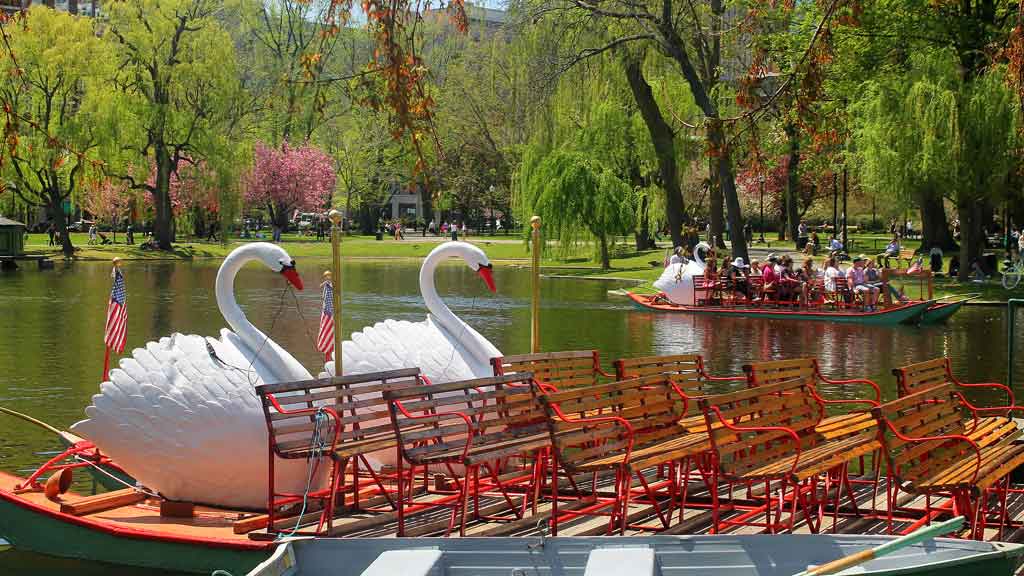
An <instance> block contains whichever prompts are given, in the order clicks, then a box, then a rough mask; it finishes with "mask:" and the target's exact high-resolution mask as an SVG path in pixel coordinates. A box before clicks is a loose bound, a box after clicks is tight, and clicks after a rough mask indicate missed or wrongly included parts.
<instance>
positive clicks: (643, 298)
mask: <svg viewBox="0 0 1024 576" xmlns="http://www.w3.org/2000/svg"><path fill="white" fill-rule="evenodd" d="M626 294H627V295H628V296H629V298H630V299H631V300H633V301H634V302H636V303H637V304H640V305H641V306H645V307H647V308H650V309H651V310H679V311H687V312H691V311H692V312H698V311H708V312H730V313H734V314H735V313H744V314H792V315H795V316H807V315H818V316H824V317H828V316H838V317H846V316H857V317H860V316H884V315H886V314H890V313H892V312H898V311H900V310H906V309H907V308H911V307H914V306H919V305H921V304H925V303H926V301H917V302H906V303H904V304H901V305H900V306H896V307H893V308H886V309H885V310H875V311H874V312H864V311H853V312H839V311H835V310H812V309H807V308H805V309H800V310H783V309H781V308H779V309H776V308H757V307H749V306H737V307H735V308H733V307H725V306H687V305H685V304H652V303H651V302H650V298H652V297H653V296H654V295H648V294H637V293H635V292H626Z"/></svg>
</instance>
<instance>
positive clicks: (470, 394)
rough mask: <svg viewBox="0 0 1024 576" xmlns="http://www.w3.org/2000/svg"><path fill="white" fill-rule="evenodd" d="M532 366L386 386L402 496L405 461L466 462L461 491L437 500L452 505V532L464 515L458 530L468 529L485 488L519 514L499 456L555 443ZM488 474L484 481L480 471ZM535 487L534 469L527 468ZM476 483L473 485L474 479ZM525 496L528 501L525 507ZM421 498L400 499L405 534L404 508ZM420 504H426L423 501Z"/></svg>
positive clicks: (449, 466) (452, 469) (451, 468)
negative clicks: (486, 375) (471, 512)
mask: <svg viewBox="0 0 1024 576" xmlns="http://www.w3.org/2000/svg"><path fill="white" fill-rule="evenodd" d="M532 382H533V377H532V375H531V374H530V373H529V372H518V373H515V374H509V375H505V376H495V377H491V378H478V379H474V380H463V381H460V382H446V383H444V384H431V385H426V386H417V387H407V388H401V389H393V390H389V391H386V392H385V394H384V395H385V397H386V399H387V401H388V403H389V409H390V413H391V419H392V423H393V426H394V430H395V433H396V434H397V436H398V440H399V444H398V447H399V452H400V456H401V457H400V458H399V460H398V465H399V470H398V478H399V493H400V494H403V495H404V489H403V484H404V482H405V480H404V478H405V476H404V474H403V471H402V470H403V468H402V467H403V465H404V464H403V463H409V464H411V465H413V466H430V467H438V468H443V469H446V470H447V471H448V473H449V474H450V475H451V476H452V477H453V478H455V477H457V476H458V475H459V471H458V470H457V469H456V466H459V467H464V468H465V473H464V474H462V479H461V480H458V479H456V486H455V488H456V495H455V497H453V498H449V499H446V500H442V501H437V502H434V503H432V504H431V505H440V506H448V507H450V508H451V517H450V521H449V524H448V532H449V533H450V532H451V531H452V530H453V529H454V526H455V524H456V520H458V525H459V534H460V535H465V528H466V508H467V506H468V505H469V500H470V499H471V498H472V500H473V508H474V517H475V518H478V519H480V518H485V516H484V515H483V514H481V512H480V503H479V496H480V494H481V492H483V491H488V492H496V493H497V494H499V495H500V496H501V497H502V498H503V499H504V500H505V501H506V502H507V504H508V506H509V508H510V509H511V510H512V511H513V512H514V514H515V517H514V518H512V519H521V518H522V515H523V512H522V511H520V510H518V509H517V506H516V505H515V504H514V502H513V500H512V498H511V496H510V495H509V491H508V486H507V483H506V482H505V481H503V480H501V479H500V478H499V474H500V472H501V470H500V464H501V461H502V460H504V459H507V458H509V457H512V456H521V455H530V454H535V453H536V452H538V451H543V450H544V449H546V448H548V447H549V446H550V440H549V437H548V433H547V425H546V424H545V418H544V417H543V412H542V411H541V409H540V406H539V405H538V404H537V403H536V400H535V398H534V396H533V394H532V393H531V389H530V384H531V383H532ZM481 468H483V470H484V472H485V473H486V474H487V476H486V478H485V480H484V483H483V485H481V479H480V470H481ZM526 479H527V480H529V482H530V485H529V486H527V491H528V492H529V493H532V492H533V491H534V490H535V489H536V486H535V485H534V480H535V479H536V474H527V475H526ZM470 484H472V486H471V485H470ZM525 504H526V498H525V497H524V501H523V508H524V509H525ZM416 506H417V505H415V504H413V503H409V504H406V503H405V497H404V496H403V497H400V498H399V500H398V535H399V536H402V535H404V534H405V515H406V513H407V512H408V511H410V510H411V509H413V508H415V507H416ZM420 507H422V506H420Z"/></svg>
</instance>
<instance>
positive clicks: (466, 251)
mask: <svg viewBox="0 0 1024 576" xmlns="http://www.w3.org/2000/svg"><path fill="white" fill-rule="evenodd" d="M451 257H456V258H461V259H462V260H463V261H465V262H466V265H468V266H469V267H470V268H472V269H473V270H475V271H476V272H477V273H478V274H480V276H481V277H482V278H483V280H484V282H486V283H487V285H488V287H489V288H490V289H491V290H492V291H493V290H494V281H493V279H492V278H491V263H490V261H489V260H488V259H487V255H486V254H484V252H483V250H481V249H479V248H477V247H476V246H474V245H472V244H469V243H466V242H445V243H443V244H440V245H439V246H438V247H437V248H434V249H433V250H432V251H431V252H430V254H428V255H427V257H426V259H425V260H424V261H423V265H422V267H421V268H420V277H419V283H420V292H421V293H422V295H423V301H424V303H425V304H426V306H427V310H428V311H429V313H428V314H427V318H426V319H425V320H424V321H422V322H409V321H406V320H401V321H399V320H385V321H383V322H378V323H376V324H374V325H373V326H367V327H366V328H363V329H362V330H360V331H358V332H354V333H352V336H351V339H349V340H346V341H345V342H343V343H342V345H341V354H342V356H341V358H342V371H343V372H344V373H345V374H362V373H367V372H378V371H384V370H393V369H397V368H414V367H418V368H420V370H422V373H423V374H424V375H426V377H427V378H428V379H429V380H430V381H431V382H433V383H434V384H440V383H443V382H454V381H458V380H467V379H470V378H481V377H486V376H491V375H493V369H492V368H491V363H490V362H491V358H494V357H496V356H501V352H500V351H498V349H497V348H495V347H494V345H493V344H491V343H490V342H489V341H488V340H487V339H486V338H484V337H483V336H481V335H480V333H478V332H477V331H476V330H474V329H473V328H471V327H470V326H469V325H468V324H466V323H465V322H463V321H462V319H460V318H459V317H458V316H456V315H455V314H454V313H453V312H452V311H451V309H449V308H448V306H447V305H446V304H445V303H444V301H443V300H441V297H440V296H438V294H437V289H436V288H435V286H434V271H435V270H436V269H437V266H438V264H440V263H441V262H442V261H444V260H446V259H448V258H451ZM324 369H325V374H329V375H334V361H329V362H327V364H326V365H325V366H324Z"/></svg>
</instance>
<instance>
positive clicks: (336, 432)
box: [256, 368, 422, 534]
mask: <svg viewBox="0 0 1024 576" xmlns="http://www.w3.org/2000/svg"><path fill="white" fill-rule="evenodd" d="M421 382H422V380H421V378H420V371H419V368H406V369H401V370H390V371H387V372H375V373H370V374H359V375H354V376H340V377H337V376H336V377H331V378H322V379H317V380H306V381H301V382H283V383H278V384H263V385H260V386H257V387H256V393H257V394H258V395H259V397H260V402H261V404H262V405H263V414H264V416H265V417H266V421H267V432H268V436H269V443H270V450H269V452H270V472H269V474H270V476H269V483H270V488H269V493H270V497H269V501H268V502H267V530H268V532H270V533H274V532H276V531H277V530H279V529H281V528H283V527H284V526H282V524H281V522H278V521H277V520H276V519H275V518H276V517H277V516H278V510H280V509H285V508H289V507H294V506H295V505H296V504H299V503H302V502H303V501H304V498H303V495H302V494H294V493H283V492H278V490H277V488H276V487H275V484H274V482H275V478H274V460H275V456H276V457H278V458H283V459H303V460H306V459H310V458H312V459H323V458H327V459H329V460H330V478H329V482H328V487H327V488H325V489H319V490H313V491H312V492H311V493H310V494H308V496H307V499H313V500H316V501H319V502H320V504H321V506H320V510H322V512H315V511H314V512H311V513H310V514H308V515H311V516H312V515H319V516H320V521H319V523H318V526H317V533H324V534H329V533H330V531H331V520H332V517H333V511H334V510H335V504H336V498H337V496H338V495H339V494H340V495H341V496H342V497H343V498H344V494H345V493H346V492H351V493H352V498H351V504H352V507H353V508H359V494H360V488H361V483H360V480H359V470H360V463H362V465H363V470H365V471H366V473H367V474H368V475H369V479H370V480H371V481H372V483H373V484H375V485H376V487H377V488H378V489H379V490H380V493H381V494H382V495H383V496H384V498H385V500H387V501H388V502H390V503H391V504H392V506H393V505H394V502H393V501H392V499H391V496H390V495H389V493H388V490H387V489H386V487H385V486H384V484H383V482H382V480H381V478H380V476H379V475H378V474H377V473H376V472H374V470H373V468H372V467H371V466H370V463H369V462H368V461H367V459H366V455H367V454H371V453H374V452H380V451H382V450H393V449H394V448H395V445H396V439H395V432H394V428H393V427H392V425H391V419H390V416H389V414H388V409H387V402H386V400H385V398H384V392H385V391H387V390H395V389H402V388H409V387H415V386H417V385H419V384H420V383H421ZM350 463H351V465H352V471H351V474H350V475H347V474H346V470H347V468H348V465H349V464H350ZM347 477H351V480H352V483H351V485H349V486H345V485H344V482H345V480H346V478H347ZM343 503H344V500H343ZM302 520H304V519H302ZM282 521H283V520H282ZM299 523H305V522H299V521H297V520H296V519H294V518H293V519H290V520H289V521H288V522H285V524H286V525H287V524H290V526H289V528H291V527H293V526H295V525H297V524H299Z"/></svg>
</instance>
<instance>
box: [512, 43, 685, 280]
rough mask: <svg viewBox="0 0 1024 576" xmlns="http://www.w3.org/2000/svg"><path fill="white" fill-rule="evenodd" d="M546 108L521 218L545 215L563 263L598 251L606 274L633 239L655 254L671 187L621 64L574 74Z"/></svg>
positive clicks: (527, 160) (528, 164) (526, 165)
mask: <svg viewBox="0 0 1024 576" xmlns="http://www.w3.org/2000/svg"><path fill="white" fill-rule="evenodd" d="M545 108H546V109H545V111H544V113H543V114H542V116H541V118H540V121H539V122H538V125H537V129H536V130H535V131H534V135H533V137H532V138H531V140H530V141H529V143H528V144H527V146H526V147H525V149H524V152H523V157H522V162H521V164H520V166H519V168H518V170H517V173H516V177H515V184H514V187H513V190H514V199H513V200H514V204H513V206H514V208H515V210H516V212H517V215H518V216H519V218H520V219H521V220H524V221H525V220H526V219H528V218H529V216H531V215H533V214H538V215H540V216H541V217H542V218H543V219H544V230H545V234H546V235H547V236H548V237H549V238H554V239H557V240H558V243H557V244H556V248H557V250H558V252H559V253H560V255H562V256H565V255H568V254H570V253H573V252H574V251H576V250H577V249H578V248H579V247H580V246H581V245H593V246H594V247H595V253H597V254H598V255H599V257H600V260H601V264H602V266H604V267H605V268H608V267H609V266H610V262H609V261H610V255H609V247H610V245H611V244H612V243H613V241H614V238H615V237H616V236H620V235H626V234H629V233H631V232H633V233H635V239H636V247H637V249H638V250H642V249H648V248H650V247H651V243H652V242H651V233H650V229H651V228H652V227H653V228H655V229H657V228H660V226H661V224H662V223H663V222H664V221H665V219H666V205H665V193H664V192H663V189H664V183H663V182H661V181H660V172H659V162H658V157H657V156H656V154H655V150H654V146H653V144H652V142H651V137H650V135H649V134H648V131H647V128H646V125H645V124H644V119H643V118H642V117H641V115H640V113H639V111H638V110H637V105H636V103H635V102H634V101H633V99H631V98H630V97H629V91H628V88H627V87H626V79H625V77H624V75H623V71H622V67H621V64H620V63H619V62H618V61H617V60H615V59H614V58H609V59H607V60H601V61H596V60H595V66H594V67H593V68H589V69H583V68H577V69H573V70H572V71H570V72H569V73H567V74H566V75H565V76H563V77H562V80H561V82H560V85H559V89H558V90H557V91H556V92H555V94H554V95H553V96H552V97H551V99H550V100H549V101H548V103H547V106H546V107H545ZM687 152H689V149H688V148H683V147H680V148H679V150H678V155H679V157H680V159H679V161H680V163H682V160H683V159H684V158H683V155H684V154H685V153H687ZM680 172H681V170H680Z"/></svg>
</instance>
